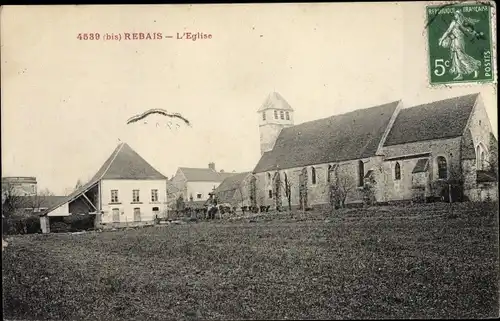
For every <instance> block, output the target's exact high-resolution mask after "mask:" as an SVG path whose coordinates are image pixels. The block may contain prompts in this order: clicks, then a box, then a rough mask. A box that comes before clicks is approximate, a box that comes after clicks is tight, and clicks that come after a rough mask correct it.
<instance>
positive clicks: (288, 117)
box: [286, 112, 290, 120]
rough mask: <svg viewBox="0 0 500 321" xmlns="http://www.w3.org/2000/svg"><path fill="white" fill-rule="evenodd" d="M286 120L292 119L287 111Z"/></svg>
mask: <svg viewBox="0 0 500 321" xmlns="http://www.w3.org/2000/svg"><path fill="white" fill-rule="evenodd" d="M286 120H290V113H289V112H286Z"/></svg>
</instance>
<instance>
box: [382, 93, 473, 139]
mask: <svg viewBox="0 0 500 321" xmlns="http://www.w3.org/2000/svg"><path fill="white" fill-rule="evenodd" d="M478 95H479V94H478V93H476V94H472V95H466V96H460V97H454V98H450V99H445V100H439V101H435V102H431V103H427V104H423V105H419V106H415V107H410V108H405V109H402V110H401V111H400V112H399V115H398V116H397V118H396V121H395V122H394V125H393V126H392V128H391V131H390V132H389V135H387V138H386V140H385V143H384V146H391V145H400V144H407V143H412V142H418V141H426V140H432V139H444V138H452V137H459V136H461V135H462V133H463V131H464V128H465V126H466V125H467V121H468V119H469V116H470V114H471V112H472V109H473V107H474V105H475V103H476V100H477V97H478Z"/></svg>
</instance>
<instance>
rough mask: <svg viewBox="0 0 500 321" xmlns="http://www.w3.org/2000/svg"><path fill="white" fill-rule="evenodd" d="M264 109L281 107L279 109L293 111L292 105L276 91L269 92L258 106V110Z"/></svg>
mask: <svg viewBox="0 0 500 321" xmlns="http://www.w3.org/2000/svg"><path fill="white" fill-rule="evenodd" d="M266 109H281V110H291V111H293V108H292V106H290V104H289V103H288V102H287V101H286V100H285V98H283V96H281V95H280V94H279V93H277V92H272V93H270V94H269V95H268V96H267V98H266V100H265V101H264V103H263V104H262V106H260V108H259V110H257V112H259V111H263V110H266Z"/></svg>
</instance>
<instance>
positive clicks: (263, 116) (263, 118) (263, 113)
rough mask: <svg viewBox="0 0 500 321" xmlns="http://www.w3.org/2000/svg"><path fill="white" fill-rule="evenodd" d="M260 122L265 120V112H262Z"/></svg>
mask: <svg viewBox="0 0 500 321" xmlns="http://www.w3.org/2000/svg"><path fill="white" fill-rule="evenodd" d="M262 120H266V112H265V111H263V112H262Z"/></svg>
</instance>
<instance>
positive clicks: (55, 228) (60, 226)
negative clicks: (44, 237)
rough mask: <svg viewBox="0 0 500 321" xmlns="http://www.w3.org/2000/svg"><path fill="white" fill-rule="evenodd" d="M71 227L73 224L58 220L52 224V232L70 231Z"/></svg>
mask: <svg viewBox="0 0 500 321" xmlns="http://www.w3.org/2000/svg"><path fill="white" fill-rule="evenodd" d="M70 229H71V225H70V224H67V223H65V222H63V221H58V222H54V223H51V224H50V232H53V233H65V232H69V231H70Z"/></svg>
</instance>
